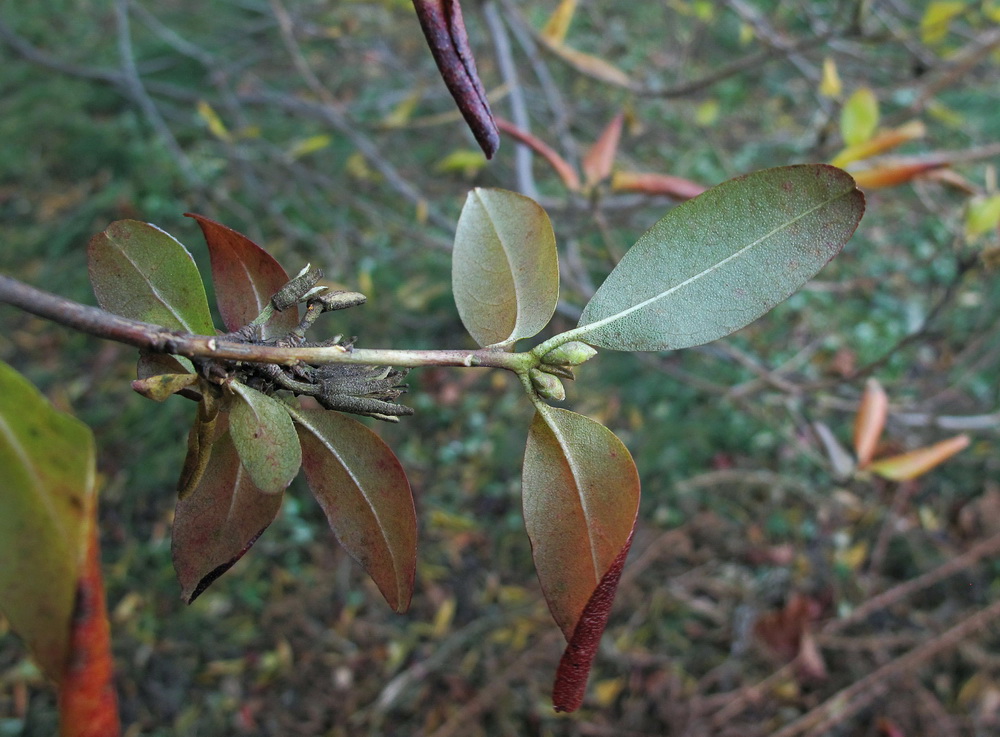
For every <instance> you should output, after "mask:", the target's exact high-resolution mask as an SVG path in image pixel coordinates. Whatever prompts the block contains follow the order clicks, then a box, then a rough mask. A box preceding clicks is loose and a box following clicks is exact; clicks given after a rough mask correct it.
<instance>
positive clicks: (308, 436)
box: [295, 410, 417, 612]
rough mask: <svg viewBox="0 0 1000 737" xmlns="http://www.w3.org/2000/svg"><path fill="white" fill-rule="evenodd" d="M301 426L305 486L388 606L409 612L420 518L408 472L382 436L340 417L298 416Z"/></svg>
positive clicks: (309, 413)
mask: <svg viewBox="0 0 1000 737" xmlns="http://www.w3.org/2000/svg"><path fill="white" fill-rule="evenodd" d="M295 421H296V429H297V430H298V433H299V440H300V442H301V443H302V468H303V470H304V471H305V474H306V481H307V482H308V483H309V488H310V489H312V493H313V496H315V497H316V501H318V502H319V505H320V506H321V507H322V508H323V512H324V513H325V514H326V518H327V521H328V522H329V523H330V527H331V528H332V529H333V532H334V534H335V535H336V536H337V540H339V541H340V544H341V545H343V546H344V549H345V550H347V552H348V553H350V554H351V557H352V558H354V559H355V560H356V561H358V563H360V564H361V566H362V567H363V568H364V569H365V571H366V572H367V573H368V575H369V576H371V577H372V580H373V581H374V582H375V585H377V586H378V588H379V591H381V592H382V596H384V597H385V600H386V601H387V602H389V606H391V607H392V608H393V609H395V610H396V611H397V612H404V611H406V609H407V608H408V607H409V605H410V598H411V596H412V595H413V577H414V574H415V573H416V565H417V515H416V512H415V510H414V508H413V495H412V494H411V493H410V483H409V481H407V480H406V474H405V472H404V471H403V467H402V466H401V465H400V463H399V461H398V460H397V459H396V456H395V455H394V454H393V452H392V450H391V449H390V448H389V446H388V445H386V444H385V443H384V442H383V441H382V439H381V438H380V437H379V436H378V435H376V434H375V433H374V432H372V431H371V430H369V429H368V428H367V427H365V426H364V425H362V424H361V423H360V422H358V421H357V420H353V419H351V418H350V417H346V416H344V415H342V414H340V413H339V412H331V411H328V410H299V411H297V412H296V413H295Z"/></svg>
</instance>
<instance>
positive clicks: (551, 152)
mask: <svg viewBox="0 0 1000 737" xmlns="http://www.w3.org/2000/svg"><path fill="white" fill-rule="evenodd" d="M497 127H499V128H500V130H502V131H503V132H504V133H506V134H507V135H508V136H510V137H511V138H513V139H514V140H515V141H517V142H518V143H523V144H524V145H525V146H527V147H528V148H530V149H531V150H532V151H534V152H535V153H536V154H538V155H539V156H541V157H542V158H544V159H545V160H546V161H547V162H549V166H551V167H552V168H553V169H555V172H556V174H558V175H559V178H560V179H562V180H563V184H565V185H566V189H568V190H570V191H571V192H577V191H579V189H580V177H578V176H577V174H576V169H574V168H573V167H572V166H570V164H569V162H568V161H566V159H564V158H563V157H562V156H560V155H559V154H558V153H556V151H555V149H553V148H551V147H550V146H549V145H548V144H546V143H545V142H544V141H543V140H541V139H540V138H536V137H535V136H533V135H531V134H530V133H528V132H527V131H523V130H521V129H520V128H518V127H517V126H516V125H514V124H513V123H511V122H510V121H508V120H504V119H503V118H497Z"/></svg>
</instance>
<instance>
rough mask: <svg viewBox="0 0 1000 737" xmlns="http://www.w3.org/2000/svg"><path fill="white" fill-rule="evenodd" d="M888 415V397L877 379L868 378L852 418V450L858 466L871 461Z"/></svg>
mask: <svg viewBox="0 0 1000 737" xmlns="http://www.w3.org/2000/svg"><path fill="white" fill-rule="evenodd" d="M888 416H889V397H888V396H886V393H885V390H884V389H883V388H882V385H881V384H879V383H878V379H868V382H867V383H866V384H865V393H864V394H863V395H862V396H861V405H860V406H859V407H858V414H857V416H856V417H855V418H854V452H855V453H856V454H857V456H858V466H860V467H861V468H864V467H865V466H867V465H868V464H869V463H871V460H872V458H873V457H874V456H875V449H876V447H878V440H879V438H880V437H881V436H882V430H883V428H885V420H886V418H887V417H888Z"/></svg>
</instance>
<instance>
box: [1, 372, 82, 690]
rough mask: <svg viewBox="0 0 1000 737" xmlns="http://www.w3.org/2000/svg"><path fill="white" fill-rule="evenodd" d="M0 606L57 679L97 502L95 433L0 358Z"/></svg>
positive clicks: (61, 671) (65, 661) (65, 656)
mask: <svg viewBox="0 0 1000 737" xmlns="http://www.w3.org/2000/svg"><path fill="white" fill-rule="evenodd" d="M0 469H2V473H3V490H2V493H0V561H2V564H0V610H2V611H3V613H4V616H6V617H7V619H8V620H9V621H10V624H11V627H12V628H13V629H14V631H15V632H17V633H18V634H19V635H20V636H21V637H22V638H24V641H25V642H26V643H27V645H28V648H29V649H30V650H31V653H32V655H33V656H34V658H35V660H36V662H37V663H38V665H39V666H40V667H41V669H42V670H43V671H44V672H45V673H46V674H47V675H48V676H49V677H50V678H52V679H53V680H55V681H60V680H61V679H62V678H63V676H64V673H65V669H66V666H67V665H68V662H69V654H70V625H71V622H72V618H73V608H74V601H75V598H76V592H77V583H78V581H79V580H80V576H81V571H82V567H83V564H84V561H85V559H86V557H85V556H86V553H87V549H88V545H89V542H90V541H89V540H88V530H89V529H90V528H91V527H92V525H93V515H94V511H95V505H96V494H95V490H94V486H95V485H94V441H93V436H92V435H91V433H90V430H89V429H88V428H87V427H86V425H84V424H83V423H81V422H79V421H78V420H76V419H74V418H72V417H69V416H68V415H64V414H62V413H60V412H57V411H56V410H55V409H54V408H53V407H52V406H51V405H50V404H49V403H48V401H47V400H46V399H45V397H43V396H42V395H41V393H40V392H39V391H38V390H37V389H36V388H35V387H34V386H32V385H31V383H30V382H28V381H27V380H26V379H25V378H24V377H23V376H21V375H20V374H18V373H17V372H16V371H15V370H14V369H12V368H11V367H10V366H8V365H7V364H5V363H2V362H0Z"/></svg>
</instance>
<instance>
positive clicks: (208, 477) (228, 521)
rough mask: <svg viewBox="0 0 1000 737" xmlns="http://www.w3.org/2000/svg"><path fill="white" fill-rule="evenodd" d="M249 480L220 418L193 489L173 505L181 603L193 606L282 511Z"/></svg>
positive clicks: (271, 496) (222, 415)
mask: <svg viewBox="0 0 1000 737" xmlns="http://www.w3.org/2000/svg"><path fill="white" fill-rule="evenodd" d="M281 499H282V494H265V493H264V492H263V491H261V490H260V489H258V488H257V487H256V486H255V485H254V483H253V482H252V481H251V480H250V476H249V474H248V473H247V472H246V470H245V469H244V468H243V466H242V464H241V463H240V456H239V454H238V453H237V452H236V446H234V445H233V440H232V437H231V436H230V434H229V428H228V422H227V416H226V414H225V413H220V414H219V417H218V420H217V422H216V436H215V441H214V443H213V444H212V454H211V457H210V458H209V461H208V465H207V467H206V468H205V471H204V473H203V474H202V476H201V480H200V481H199V482H198V485H197V486H196V487H195V488H194V490H193V491H192V492H191V493H190V494H188V495H187V496H186V497H185V498H184V499H182V500H180V501H178V502H177V510H176V512H175V514H174V531H173V541H172V544H171V549H172V553H173V560H174V569H175V570H176V571H177V578H178V580H179V581H180V584H181V596H182V597H183V598H184V601H186V602H187V603H189V604H190V603H191V602H192V601H194V600H195V599H196V598H197V597H198V596H199V595H200V594H201V593H202V592H203V591H204V590H205V589H206V588H207V587H208V586H209V585H210V584H211V583H212V582H213V581H215V580H216V579H217V578H218V577H219V576H221V575H222V574H223V573H225V572H226V571H227V570H229V569H230V568H231V567H232V566H233V564H235V563H236V561H238V560H239V559H240V558H242V557H243V555H244V553H246V552H247V550H249V549H250V546H252V545H253V544H254V543H255V542H256V541H257V538H258V537H260V535H261V533H262V532H263V531H264V530H265V529H267V526H268V525H270V524H271V522H272V521H273V520H274V518H275V516H276V515H277V514H278V509H279V508H280V507H281Z"/></svg>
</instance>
